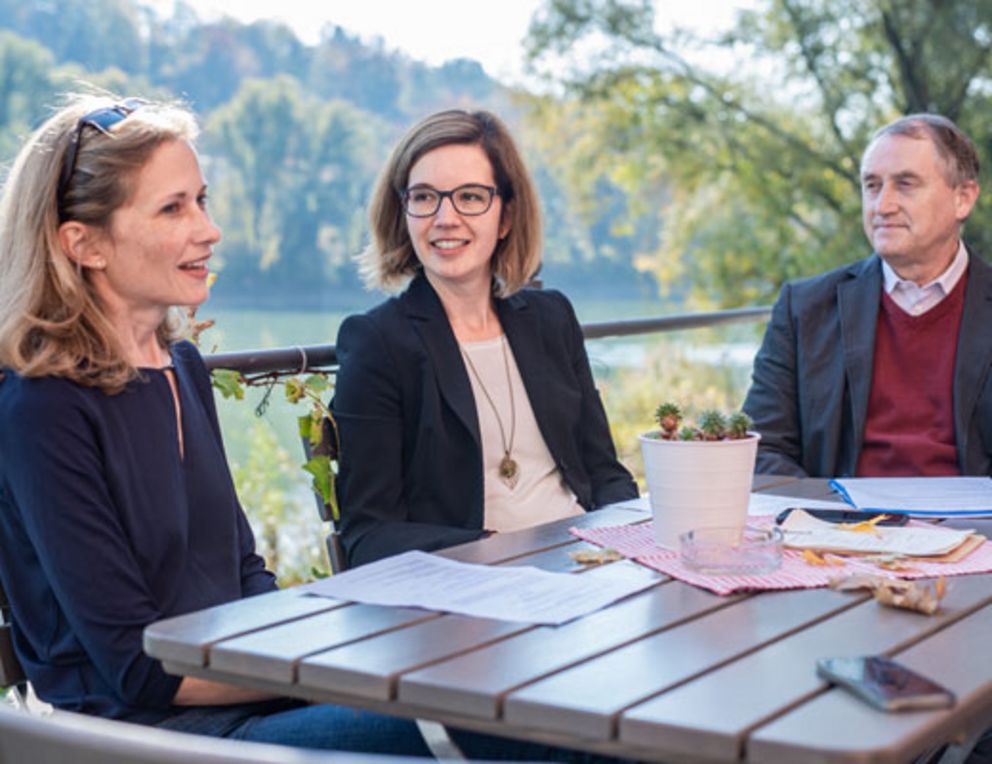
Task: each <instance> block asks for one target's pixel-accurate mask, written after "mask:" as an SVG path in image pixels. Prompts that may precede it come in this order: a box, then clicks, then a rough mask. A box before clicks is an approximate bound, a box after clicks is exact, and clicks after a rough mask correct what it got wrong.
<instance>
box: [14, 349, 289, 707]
mask: <svg viewBox="0 0 992 764" xmlns="http://www.w3.org/2000/svg"><path fill="white" fill-rule="evenodd" d="M171 353H172V362H173V366H174V368H175V374H176V379H177V381H178V388H179V397H180V401H181V403H182V420H183V424H182V428H183V447H184V455H182V456H181V455H180V452H179V444H178V438H177V432H176V410H175V406H174V402H173V397H172V391H171V389H170V386H169V381H168V378H167V377H166V374H165V373H164V372H163V371H161V370H155V369H148V370H143V371H142V372H141V379H138V380H135V381H133V382H131V383H130V384H128V386H127V388H126V389H125V390H124V391H123V392H122V393H120V394H118V395H107V394H106V393H103V392H101V391H100V390H97V389H94V388H87V387H82V386H80V385H77V384H75V383H74V382H70V381H69V380H66V379H61V378H54V377H45V378H36V379H25V378H21V377H19V376H18V375H16V374H13V373H10V372H7V374H6V379H5V380H4V381H3V382H0V578H2V580H3V585H4V587H5V588H6V590H7V593H8V595H9V597H10V601H11V611H12V616H13V636H14V647H15V650H16V652H17V655H18V657H19V658H20V660H21V663H22V664H23V666H24V670H25V672H26V673H27V676H28V679H29V680H30V681H31V682H32V684H33V685H34V687H35V690H36V692H37V693H38V695H39V696H40V697H41V698H42V699H44V700H46V701H48V702H49V703H52V704H53V705H55V706H57V707H59V708H64V709H69V710H73V711H81V712H84V713H91V714H98V715H101V716H107V717H114V718H122V719H129V720H131V721H140V722H149V723H151V722H155V721H157V720H159V719H161V718H164V717H165V716H168V715H170V714H171V713H175V709H174V708H171V704H172V699H173V697H174V696H175V694H176V690H177V688H178V686H179V682H180V678H179V677H175V676H169V675H167V674H165V672H164V671H163V670H162V666H161V663H160V662H159V661H157V660H153V659H152V658H149V657H148V656H146V655H145V654H144V652H143V651H142V647H141V640H142V630H143V629H144V628H145V626H147V625H148V624H150V623H152V622H153V621H156V620H158V619H161V618H166V617H169V616H174V615H179V614H182V613H186V612H189V611H192V610H197V609H200V608H204V607H208V606H211V605H217V604H220V603H223V602H228V601H230V600H235V599H238V598H241V597H245V596H249V595H253V594H259V593H262V592H267V591H271V590H273V589H275V579H274V577H273V576H272V574H271V573H269V572H268V571H266V570H265V567H264V562H263V561H262V559H261V558H260V557H259V556H258V555H257V554H255V551H254V550H255V542H254V538H253V536H252V532H251V529H250V527H249V526H248V522H247V520H246V519H245V516H244V513H243V512H242V510H241V507H240V505H239V504H238V499H237V496H236V495H235V491H234V485H233V482H232V480H231V474H230V471H229V469H228V466H227V460H226V458H225V455H224V447H223V444H222V442H221V434H220V426H219V424H218V421H217V412H216V409H215V407H214V402H213V396H212V394H211V390H210V382H209V376H208V373H207V370H206V367H205V366H204V364H203V360H202V359H201V358H200V355H199V353H198V352H197V350H196V348H195V347H194V346H193V345H191V344H190V343H188V342H183V343H178V344H176V345H174V346H173V347H172V349H171Z"/></svg>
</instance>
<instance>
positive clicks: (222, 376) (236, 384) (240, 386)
mask: <svg viewBox="0 0 992 764" xmlns="http://www.w3.org/2000/svg"><path fill="white" fill-rule="evenodd" d="M210 383H211V384H212V385H213V387H214V389H215V390H217V391H218V392H220V394H221V395H223V396H224V397H225V398H227V399H231V398H234V400H236V401H240V400H244V397H245V388H244V380H243V379H242V377H241V372H239V371H236V370H234V369H214V370H213V372H212V373H211V374H210Z"/></svg>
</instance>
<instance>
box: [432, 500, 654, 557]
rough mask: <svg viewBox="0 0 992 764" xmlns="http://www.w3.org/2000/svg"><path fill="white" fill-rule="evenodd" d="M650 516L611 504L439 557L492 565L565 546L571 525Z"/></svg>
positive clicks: (588, 525) (587, 525)
mask: <svg viewBox="0 0 992 764" xmlns="http://www.w3.org/2000/svg"><path fill="white" fill-rule="evenodd" d="M649 517H650V513H648V512H646V511H644V510H641V509H634V508H625V507H623V506H620V505H610V506H609V507H603V508H602V509H597V510H595V511H593V512H586V513H585V514H582V515H577V516H576V517H565V518H562V519H561V520H556V521H555V522H552V523H546V524H545V525H537V526H534V527H533V528H524V529H523V530H519V531H513V532H511V533H496V534H494V535H492V536H489V537H488V538H485V539H481V540H479V541H471V542H469V543H467V544H459V545H458V546H453V547H448V548H447V549H443V550H441V552H439V554H441V555H443V556H444V557H447V558H449V559H451V560H460V561H462V562H475V563H483V564H490V565H491V564H493V563H498V562H503V561H504V560H509V559H512V558H514V557H519V556H520V555H523V554H528V553H532V552H540V551H542V550H545V549H550V548H552V547H555V546H559V545H561V544H568V543H570V542H572V541H574V540H575V537H574V536H573V535H572V534H571V533H569V532H568V529H569V528H571V527H572V526H575V527H577V528H600V527H602V526H604V525H626V524H627V523H633V522H643V521H644V520H646V519H648V518H649Z"/></svg>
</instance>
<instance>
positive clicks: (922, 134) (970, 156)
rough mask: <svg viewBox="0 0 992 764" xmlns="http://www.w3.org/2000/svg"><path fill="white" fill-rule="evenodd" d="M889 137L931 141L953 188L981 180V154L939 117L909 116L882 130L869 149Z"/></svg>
mask: <svg viewBox="0 0 992 764" xmlns="http://www.w3.org/2000/svg"><path fill="white" fill-rule="evenodd" d="M886 135H904V136H906V137H908V138H915V139H917V140H920V139H923V138H929V139H930V140H931V141H932V142H933V145H934V148H936V149H937V154H938V155H939V156H940V158H941V159H942V160H943V162H944V177H945V179H946V180H947V182H948V183H949V184H950V185H951V186H960V185H961V184H962V183H964V182H965V181H969V180H973V181H977V180H978V172H979V169H980V168H979V164H978V152H977V151H976V150H975V144H974V143H972V142H971V138H969V137H968V136H967V135H966V134H965V132H964V131H963V130H962V129H961V128H960V127H958V126H957V125H955V124H954V123H953V122H952V121H951V120H949V119H948V118H947V117H944V116H941V115H940V114H909V115H907V116H905V117H900V118H899V119H897V120H895V121H894V122H890V123H889V124H887V125H886V126H885V127H883V128H880V129H879V130H877V131H876V132H875V134H874V135H873V136H872V137H871V141H870V142H869V144H868V146H869V147H871V145H872V144H873V143H875V141H877V140H878V139H879V138H882V137H884V136H886Z"/></svg>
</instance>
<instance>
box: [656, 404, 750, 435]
mask: <svg viewBox="0 0 992 764" xmlns="http://www.w3.org/2000/svg"><path fill="white" fill-rule="evenodd" d="M654 418H655V420H656V421H657V422H658V425H659V427H660V428H661V429H660V430H659V431H657V432H655V433H653V434H652V437H655V438H658V439H660V440H705V441H719V440H744V439H746V438H748V437H749V436H750V434H751V430H752V428H753V427H754V422H753V421H751V417H749V416H748V415H747V414H745V413H744V412H743V411H737V412H735V413H733V414H730V415H729V416H728V415H726V414H724V413H722V412H720V411H717V410H715V409H709V410H707V411H704V412H702V413H701V414H700V415H699V418H698V419H697V420H696V421H695V422H692V421H687V420H686V419H685V417H684V416H683V414H682V409H681V407H680V406H679V405H678V404H675V403H671V402H665V403H662V404H661V405H660V406H658V408H656V409H655V412H654Z"/></svg>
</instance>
